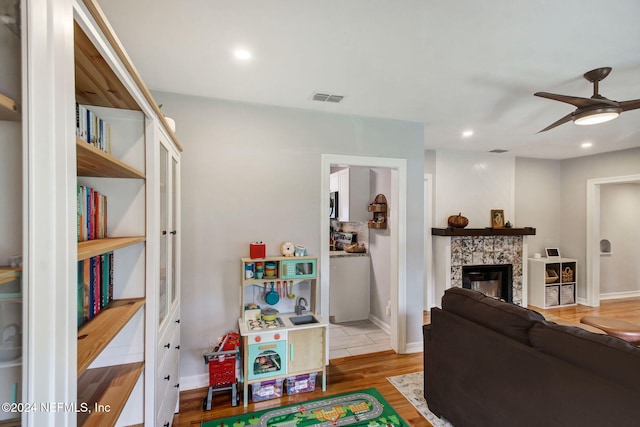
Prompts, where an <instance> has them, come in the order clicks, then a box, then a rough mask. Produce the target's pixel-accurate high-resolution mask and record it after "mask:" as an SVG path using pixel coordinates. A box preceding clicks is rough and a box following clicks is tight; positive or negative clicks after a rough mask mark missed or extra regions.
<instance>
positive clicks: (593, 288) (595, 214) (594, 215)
mask: <svg viewBox="0 0 640 427" xmlns="http://www.w3.org/2000/svg"><path fill="white" fill-rule="evenodd" d="M622 183H640V175H625V176H616V177H608V178H594V179H590V180H587V258H586V272H587V274H586V283H587V289H586V304H587V305H589V306H592V307H598V306H599V305H600V221H601V220H602V218H601V215H600V187H601V186H602V185H606V184H622Z"/></svg>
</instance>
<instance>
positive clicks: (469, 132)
mask: <svg viewBox="0 0 640 427" xmlns="http://www.w3.org/2000/svg"><path fill="white" fill-rule="evenodd" d="M472 135H473V131H472V130H471V129H468V130H465V131H464V132H462V137H463V138H469V137H470V136H472Z"/></svg>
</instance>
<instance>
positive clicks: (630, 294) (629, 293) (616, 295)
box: [600, 291, 640, 300]
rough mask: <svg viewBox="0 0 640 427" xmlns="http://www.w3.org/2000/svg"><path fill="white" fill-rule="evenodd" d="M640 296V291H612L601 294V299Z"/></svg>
mask: <svg viewBox="0 0 640 427" xmlns="http://www.w3.org/2000/svg"><path fill="white" fill-rule="evenodd" d="M634 297H640V291H625V292H610V293H607V294H600V300H605V299H618V298H634Z"/></svg>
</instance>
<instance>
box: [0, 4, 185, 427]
mask: <svg viewBox="0 0 640 427" xmlns="http://www.w3.org/2000/svg"><path fill="white" fill-rule="evenodd" d="M22 3H23V4H26V2H22ZM27 9H28V10H27V11H26V13H23V17H24V21H23V22H22V26H23V29H26V35H27V37H25V41H26V43H27V44H28V46H27V48H26V49H23V51H24V52H25V55H27V57H28V58H27V60H26V61H25V63H28V64H29V66H30V70H29V72H28V73H23V76H26V77H25V78H28V79H29V80H28V81H27V82H25V84H24V86H25V87H27V88H28V89H29V90H28V91H26V95H25V96H27V99H26V100H23V103H24V105H27V106H28V108H27V109H25V111H28V114H29V117H28V121H29V126H28V128H27V130H28V132H26V134H25V138H26V139H27V143H26V144H25V145H26V146H25V153H26V161H25V169H26V170H28V171H29V172H28V174H26V173H25V174H23V180H24V190H23V193H22V198H23V199H25V200H26V201H28V203H24V206H28V211H24V212H22V214H21V215H22V217H23V223H24V224H25V226H26V234H27V235H28V236H29V240H28V241H29V245H28V246H27V247H25V248H23V253H24V255H25V258H24V268H23V270H24V271H23V277H26V279H25V282H24V284H25V286H26V289H25V294H27V295H28V301H29V307H28V317H26V318H27V319H28V330H27V331H26V333H25V334H23V336H25V337H26V336H27V335H28V338H29V339H28V342H29V346H30V347H29V352H30V353H32V354H33V355H34V357H30V358H29V364H28V366H27V367H26V370H25V375H24V377H25V378H26V380H25V382H24V384H23V386H24V389H25V391H24V392H23V396H25V397H26V398H27V399H26V400H27V401H29V402H32V403H39V404H40V403H43V402H44V403H46V402H60V403H64V404H65V405H67V406H69V405H71V404H73V403H77V404H78V407H81V406H80V405H81V404H86V405H88V406H89V407H90V408H94V406H93V405H94V403H96V404H98V405H100V407H101V408H102V409H103V410H102V411H100V410H98V411H92V412H91V413H88V412H82V411H79V412H78V413H76V412H75V411H60V410H58V411H37V412H34V411H31V412H29V411H26V412H25V413H24V414H23V420H22V422H23V425H30V426H39V425H43V426H44V425H76V424H77V425H100V426H102V425H132V424H145V425H153V424H154V423H155V422H156V419H157V418H158V416H159V414H160V412H157V411H156V409H158V408H161V409H162V410H164V409H165V406H161V405H159V406H157V405H156V403H155V402H158V401H164V402H166V405H168V407H169V408H170V412H172V411H173V409H174V408H175V407H176V403H177V391H174V390H172V392H167V391H165V390H163V389H162V388H161V387H158V388H156V385H157V384H156V382H157V376H156V373H158V375H159V372H160V371H161V369H162V368H163V366H165V365H166V366H169V365H172V367H171V368H170V369H173V371H172V372H177V354H175V355H174V356H173V357H167V358H163V360H165V359H166V363H165V364H162V363H160V359H159V358H158V357H157V350H156V348H157V347H158V342H159V340H160V338H161V334H164V333H165V332H166V334H168V335H167V336H169V335H170V336H171V337H174V338H172V340H174V339H177V340H179V330H178V329H177V328H175V327H173V328H171V327H169V324H171V323H173V322H175V321H176V320H179V319H178V318H177V317H175V315H176V313H179V295H180V292H179V283H178V282H177V279H176V278H177V277H178V276H177V275H178V274H179V263H178V262H177V261H178V260H179V243H175V244H173V246H170V245H167V248H168V251H167V254H166V257H167V258H166V259H167V261H168V264H167V266H166V268H165V271H166V272H168V274H169V275H170V276H171V278H170V279H169V280H167V284H166V289H167V290H166V292H165V293H164V294H162V295H165V296H166V297H167V301H168V302H167V304H166V305H165V308H166V315H165V320H164V325H166V327H165V326H160V323H159V321H158V318H159V312H160V310H159V307H160V300H161V299H162V298H161V297H160V295H161V293H160V291H159V290H158V287H159V282H160V246H161V242H160V237H159V234H160V233H159V232H158V230H159V228H160V218H159V215H160V214H159V211H160V168H159V163H160V161H159V157H160V154H159V152H160V144H165V145H166V146H167V147H170V149H169V151H171V153H169V151H168V153H169V155H168V156H167V165H168V166H167V182H166V184H165V189H166V194H167V197H168V200H169V201H171V200H172V201H173V202H176V200H177V198H178V197H179V191H178V190H177V187H176V186H177V185H179V166H178V162H179V151H180V150H181V148H180V144H179V142H178V141H177V139H176V138H175V135H174V134H173V132H172V131H171V130H169V129H165V128H166V127H167V125H166V121H165V120H164V118H163V116H162V113H161V112H160V110H159V109H158V106H157V104H156V102H155V101H154V100H153V98H152V97H151V95H150V93H149V91H148V90H147V88H146V87H145V86H144V83H143V82H142V81H141V80H140V77H139V76H138V75H137V73H136V72H135V71H134V70H135V69H134V68H133V67H132V66H131V64H130V62H129V58H128V56H127V55H126V53H125V52H124V51H123V50H122V47H121V45H120V44H119V42H118V41H117V37H115V36H114V35H113V34H112V32H111V31H112V30H111V26H110V25H109V24H108V23H107V22H106V21H105V19H104V14H103V13H102V11H101V10H100V8H99V6H98V5H97V3H96V2H95V0H73V1H71V2H61V1H42V0H34V1H30V2H29V8H27ZM52 70H55V72H52ZM76 102H77V103H78V104H81V105H83V106H85V107H87V108H89V109H91V110H93V111H94V113H96V115H97V116H99V117H100V118H101V119H102V120H103V121H104V123H108V124H109V125H110V140H111V144H110V150H109V149H108V150H106V151H103V150H101V149H99V148H97V147H95V146H94V145H92V144H90V143H87V142H85V141H84V140H82V139H80V138H77V135H76V130H75V128H76V126H75V125H76V124H77V123H78V121H79V120H80V118H82V117H83V116H81V115H77V114H76V108H75V104H76ZM0 116H1V115H0ZM102 129H106V128H105V127H103V128H102ZM0 132H2V131H0ZM161 134H164V135H165V138H164V139H165V141H162V142H161V139H162V138H161V136H159V135H161ZM103 148H104V147H103ZM0 159H2V160H4V159H3V158H2V156H0ZM171 159H173V160H175V162H176V165H175V166H173V165H172V163H171V161H172V160H171ZM0 163H1V161H0ZM172 177H173V178H172ZM78 185H83V186H91V187H94V188H95V189H97V190H99V191H100V192H101V193H102V194H105V195H106V196H107V201H108V203H107V204H106V208H105V209H104V210H103V211H105V212H106V213H107V215H106V216H107V221H106V236H105V237H102V236H101V237H100V238H96V239H92V240H88V241H79V242H78V241H77V240H78V239H77V237H78V236H77V234H78V230H79V229H80V227H79V225H80V224H82V223H83V222H82V221H79V216H78V210H77V208H76V205H77V202H78V198H77V196H78V193H77V186H78ZM0 192H2V193H3V194H6V189H4V188H3V189H2V190H0ZM169 201H167V203H166V209H167V210H168V213H167V214H166V218H167V219H168V223H167V224H168V226H169V227H171V230H178V229H179V227H178V224H179V213H177V212H175V213H172V212H174V211H172V209H174V208H173V207H172V206H171V204H170V202H169ZM100 206H101V209H102V207H104V205H100ZM174 206H177V203H174ZM172 221H173V222H172ZM17 225H19V224H13V226H14V227H16V226H17ZM18 228H19V227H18ZM110 253H113V262H112V263H111V262H110V263H109V265H110V268H112V269H113V281H112V287H111V288H110V292H109V291H108V290H106V289H102V291H103V292H104V293H103V295H106V294H108V293H111V294H112V297H113V298H112V300H111V301H110V302H109V303H108V304H106V303H105V305H104V306H103V307H100V310H99V312H97V313H95V315H92V317H91V319H90V320H88V321H86V322H85V323H83V324H82V325H81V326H80V328H78V325H77V322H76V317H77V315H78V314H80V313H84V310H83V306H84V298H83V299H81V300H80V298H79V296H80V295H81V293H80V290H81V289H84V284H85V282H83V281H81V278H82V279H83V278H84V276H81V275H80V274H79V267H80V266H81V265H82V266H84V265H85V263H86V262H90V260H91V259H92V258H95V257H100V256H103V255H108V254H110ZM109 256H111V255H109ZM107 271H108V270H107V269H106V268H105V269H103V272H107ZM174 275H175V276H174ZM31 278H32V279H31ZM174 279H175V280H174ZM104 283H108V281H105V282H104ZM80 284H82V285H83V286H79V285H80ZM94 289H101V288H98V287H95V286H94ZM82 294H83V295H84V294H85V293H84V291H83V292H82ZM92 295H93V294H92ZM79 309H80V311H78V310H79ZM163 327H164V328H165V329H163ZM164 336H165V335H162V337H164ZM174 342H175V341H174ZM174 378H177V376H174V375H171V379H172V380H173V379H174ZM43 379H46V380H47V387H43V386H42V384H43V383H42V381H43ZM156 390H158V391H159V392H163V391H164V395H163V396H157V394H156ZM175 390H177V388H176V389H175ZM107 408H108V410H107ZM170 418H171V417H169V421H168V422H169V424H170V423H171V419H170Z"/></svg>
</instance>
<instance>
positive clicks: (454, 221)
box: [447, 212, 469, 228]
mask: <svg viewBox="0 0 640 427" xmlns="http://www.w3.org/2000/svg"><path fill="white" fill-rule="evenodd" d="M447 223H448V224H449V227H454V228H465V227H466V226H467V225H469V220H468V219H467V218H466V217H464V216H462V212H460V213H459V214H458V215H451V216H450V217H449V218H448V219H447Z"/></svg>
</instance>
